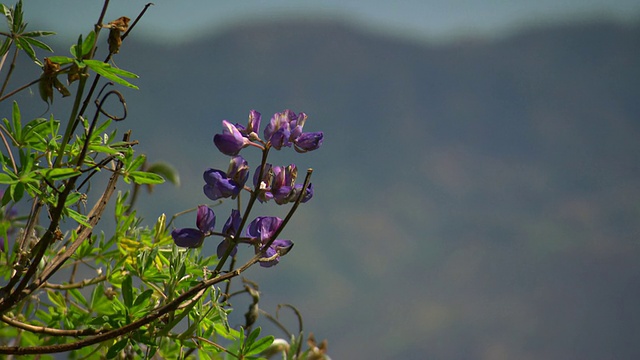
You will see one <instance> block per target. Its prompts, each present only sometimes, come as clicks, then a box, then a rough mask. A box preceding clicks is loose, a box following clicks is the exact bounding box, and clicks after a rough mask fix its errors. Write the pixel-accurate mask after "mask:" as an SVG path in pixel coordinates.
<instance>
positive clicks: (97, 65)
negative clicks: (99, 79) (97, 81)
mask: <svg viewBox="0 0 640 360" xmlns="http://www.w3.org/2000/svg"><path fill="white" fill-rule="evenodd" d="M84 63H85V64H86V65H87V66H88V67H89V68H90V69H91V70H93V71H95V72H96V73H97V74H98V75H101V76H104V77H105V78H107V79H109V80H111V81H113V82H115V83H117V84H120V85H124V86H127V87H130V88H132V89H136V90H137V89H138V87H137V86H135V85H133V84H131V83H129V82H128V81H126V80H124V79H122V78H120V77H119V76H124V77H129V78H138V75H136V74H134V73H131V72H128V71H125V70H121V69H117V68H114V67H112V66H111V65H109V64H107V63H104V62H102V61H99V60H93V59H89V60H85V61H84Z"/></svg>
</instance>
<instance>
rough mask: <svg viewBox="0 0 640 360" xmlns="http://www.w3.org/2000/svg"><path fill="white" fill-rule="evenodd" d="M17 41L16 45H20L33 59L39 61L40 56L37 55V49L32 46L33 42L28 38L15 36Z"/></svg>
mask: <svg viewBox="0 0 640 360" xmlns="http://www.w3.org/2000/svg"><path fill="white" fill-rule="evenodd" d="M15 41H16V45H18V47H19V48H20V49H22V50H24V52H25V53H27V55H28V56H29V57H30V58H31V60H33V61H34V62H36V63H39V61H38V58H37V57H36V52H35V50H33V48H32V47H31V44H29V42H28V41H27V39H24V38H21V37H17V38H15Z"/></svg>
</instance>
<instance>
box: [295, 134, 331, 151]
mask: <svg viewBox="0 0 640 360" xmlns="http://www.w3.org/2000/svg"><path fill="white" fill-rule="evenodd" d="M323 138H324V134H323V133H322V132H308V133H302V134H300V136H298V137H297V138H295V139H294V140H293V145H294V148H295V149H296V151H297V152H301V153H303V152H307V151H312V150H316V149H317V148H319V147H320V146H321V145H322V140H323Z"/></svg>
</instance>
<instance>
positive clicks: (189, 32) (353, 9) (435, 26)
mask: <svg viewBox="0 0 640 360" xmlns="http://www.w3.org/2000/svg"><path fill="white" fill-rule="evenodd" d="M148 2H149V1H140V0H112V1H111V5H110V9H111V11H110V12H109V13H108V16H107V19H115V18H117V17H119V16H121V15H126V16H128V17H130V18H134V17H135V16H136V15H137V14H138V13H139V11H140V10H141V9H142V8H143V7H144V5H145V4H146V3H148ZM153 2H154V3H155V6H152V7H151V8H150V9H149V11H148V12H147V14H146V15H145V19H144V21H143V22H142V23H141V24H140V25H139V28H138V30H137V31H138V34H139V36H141V35H143V34H144V35H153V36H154V38H156V39H157V40H159V41H175V40H180V39H181V38H183V37H184V36H193V35H194V34H208V33H212V32H215V31H217V30H220V29H222V28H224V27H227V26H229V25H230V24H234V23H242V22H245V23H251V22H253V21H257V20H271V19H276V18H288V17H297V16H309V17H311V16H323V17H327V18H341V19H344V20H345V21H348V22H352V23H354V24H357V25H361V26H365V27H367V28H368V29H370V30H374V31H381V32H387V33H394V34H398V35H408V36H410V37H414V38H421V39H430V40H438V41H440V40H447V39H450V38H452V37H453V38H455V37H460V36H500V35H503V34H505V33H508V32H509V31H510V30H513V29H516V30H517V29H518V28H521V27H523V26H530V25H535V24H544V23H550V22H551V23H553V22H563V21H572V20H579V19H581V18H594V17H601V18H602V17H604V18H616V19H623V20H637V19H640V1H637V0H535V1H531V0H401V1H384V0H368V1H367V0H319V1H302V0H185V1H176V0H154V1H153ZM5 3H6V4H11V2H9V1H7V2H5ZM102 3H103V1H100V0H91V1H90V0H84V1H81V0H56V1H51V0H26V1H25V4H24V7H25V9H26V12H27V14H28V15H27V19H28V20H29V22H30V23H31V24H38V26H39V27H42V26H48V27H49V28H50V29H55V30H57V31H58V32H59V33H61V32H63V33H62V35H72V34H74V35H75V34H78V33H79V32H80V31H82V32H86V21H79V24H78V25H77V26H76V25H75V24H74V18H76V17H77V18H78V19H82V18H84V17H85V16H89V18H90V19H92V20H93V19H96V18H97V14H98V11H99V9H100V7H101V5H102ZM74 6H77V7H78V8H77V9H74V8H73V7H74ZM60 22H63V23H64V24H65V26H64V29H65V30H61V26H60ZM32 29H33V28H32ZM38 30H40V29H38ZM43 30H45V29H43ZM47 30H48V29H47ZM66 30H68V31H69V33H64V31H66Z"/></svg>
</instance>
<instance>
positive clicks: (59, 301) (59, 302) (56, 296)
mask: <svg viewBox="0 0 640 360" xmlns="http://www.w3.org/2000/svg"><path fill="white" fill-rule="evenodd" d="M47 297H48V298H49V301H51V303H52V304H53V305H54V306H57V307H58V308H61V309H66V308H67V303H66V301H65V300H64V297H63V296H62V294H60V293H59V292H57V291H47Z"/></svg>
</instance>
